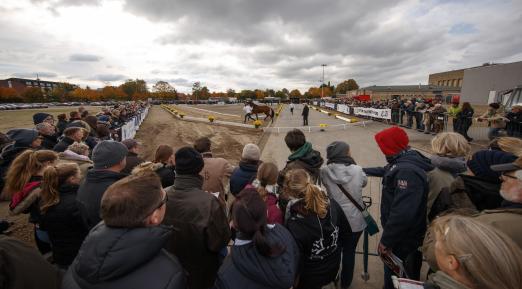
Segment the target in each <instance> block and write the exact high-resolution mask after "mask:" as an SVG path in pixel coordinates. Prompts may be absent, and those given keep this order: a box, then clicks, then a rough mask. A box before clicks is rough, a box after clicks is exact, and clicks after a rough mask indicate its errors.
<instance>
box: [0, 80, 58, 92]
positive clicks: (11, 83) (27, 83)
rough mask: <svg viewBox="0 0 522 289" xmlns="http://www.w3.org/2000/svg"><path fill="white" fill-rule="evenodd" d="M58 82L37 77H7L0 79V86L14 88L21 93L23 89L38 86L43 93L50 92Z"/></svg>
mask: <svg viewBox="0 0 522 289" xmlns="http://www.w3.org/2000/svg"><path fill="white" fill-rule="evenodd" d="M59 85H60V82H54V81H45V80H41V79H39V78H37V79H26V78H8V79H3V80H0V87H9V88H14V89H15V90H16V92H17V93H19V94H20V93H23V92H24V90H25V89H27V88H30V87H38V88H40V89H41V90H42V92H43V93H47V92H50V91H51V90H53V88H55V87H58V86H59Z"/></svg>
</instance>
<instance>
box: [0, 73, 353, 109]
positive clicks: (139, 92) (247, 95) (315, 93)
mask: <svg viewBox="0 0 522 289" xmlns="http://www.w3.org/2000/svg"><path fill="white" fill-rule="evenodd" d="M358 88H359V85H358V84H357V82H356V81H355V80H353V79H348V80H345V81H343V82H341V83H339V84H337V86H334V85H331V84H330V82H328V84H323V85H321V86H319V87H310V88H309V89H308V90H307V91H305V92H304V93H301V91H300V90H298V89H293V90H288V89H286V88H283V89H280V90H274V89H264V90H261V89H254V90H250V89H244V90H241V91H237V92H236V91H235V90H234V89H228V90H227V91H225V92H210V90H209V89H208V87H206V86H204V85H202V84H201V82H199V81H197V82H194V84H193V85H192V93H191V94H184V93H180V92H178V91H177V90H176V89H175V88H174V86H172V85H171V84H169V83H168V82H166V81H158V82H156V84H154V85H153V86H152V89H151V90H149V89H148V87H147V82H146V81H145V80H143V79H128V80H126V81H125V82H124V83H123V84H121V85H119V86H105V87H103V88H99V89H91V88H90V87H88V86H87V87H86V88H81V87H78V86H75V85H72V84H69V83H60V84H59V85H57V86H55V87H54V88H53V89H48V88H44V89H42V88H40V87H28V88H26V89H25V90H24V91H22V92H18V91H17V90H15V89H14V88H7V87H0V102H4V103H5V102H28V103H34V102H68V101H106V100H146V99H148V98H154V99H164V100H177V99H180V100H187V99H193V100H206V99H209V98H237V99H240V100H244V99H264V98H265V97H277V98H281V99H288V98H319V97H321V96H324V97H328V96H332V95H334V94H345V93H346V92H347V91H350V90H354V89H358Z"/></svg>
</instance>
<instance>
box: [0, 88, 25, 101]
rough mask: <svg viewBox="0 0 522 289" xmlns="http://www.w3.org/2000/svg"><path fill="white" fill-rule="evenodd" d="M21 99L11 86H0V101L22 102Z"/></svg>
mask: <svg viewBox="0 0 522 289" xmlns="http://www.w3.org/2000/svg"><path fill="white" fill-rule="evenodd" d="M22 101H23V99H22V97H21V96H20V95H18V92H16V90H15V89H14V88H12V87H0V102H22Z"/></svg>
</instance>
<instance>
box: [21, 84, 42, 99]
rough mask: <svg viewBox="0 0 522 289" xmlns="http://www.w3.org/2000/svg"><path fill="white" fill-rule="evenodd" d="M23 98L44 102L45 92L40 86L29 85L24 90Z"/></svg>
mask: <svg viewBox="0 0 522 289" xmlns="http://www.w3.org/2000/svg"><path fill="white" fill-rule="evenodd" d="M22 98H23V99H24V100H25V101H26V102H29V103H32V102H43V101H44V93H43V92H42V90H41V89H40V88H39V87H28V88H26V89H25V90H24V92H22Z"/></svg>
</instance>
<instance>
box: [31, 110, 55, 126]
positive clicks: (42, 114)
mask: <svg viewBox="0 0 522 289" xmlns="http://www.w3.org/2000/svg"><path fill="white" fill-rule="evenodd" d="M49 116H52V115H50V114H48V113H45V112H39V113H35V114H33V122H34V124H39V123H42V122H43V121H44V120H45V119H46V118H47V117H49Z"/></svg>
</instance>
